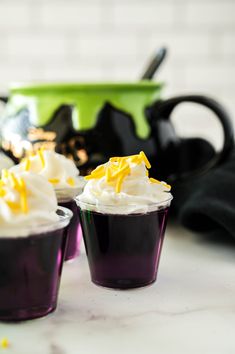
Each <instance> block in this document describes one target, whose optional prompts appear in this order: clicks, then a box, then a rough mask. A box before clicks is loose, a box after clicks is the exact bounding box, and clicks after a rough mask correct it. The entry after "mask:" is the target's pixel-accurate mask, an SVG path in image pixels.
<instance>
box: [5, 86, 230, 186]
mask: <svg viewBox="0 0 235 354" xmlns="http://www.w3.org/2000/svg"><path fill="white" fill-rule="evenodd" d="M162 88H163V84H161V83H155V82H152V81H139V82H133V83H127V82H125V83H66V84H65V83H63V84H59V83H58V84H17V85H12V86H11V88H10V90H9V97H8V98H7V99H4V98H2V100H3V101H5V102H6V107H5V110H4V112H3V115H2V117H1V119H0V130H1V146H2V149H3V150H4V151H5V152H6V153H7V154H8V155H9V156H10V157H12V158H13V159H14V160H15V161H18V160H19V159H20V158H22V157H23V156H24V155H25V154H27V153H28V152H30V151H32V150H35V149H37V148H38V147H40V146H45V147H47V148H55V149H56V151H58V152H60V153H63V154H65V155H66V156H68V157H70V158H72V159H73V160H74V161H75V163H76V165H77V167H78V168H79V169H80V171H81V173H82V174H86V173H88V172H89V171H90V170H91V169H93V168H94V167H96V166H97V165H98V164H100V163H104V162H106V161H107V159H108V158H109V157H110V156H122V155H130V154H135V153H138V152H139V151H140V150H144V151H145V153H146V154H147V155H148V157H149V159H150V162H151V163H152V165H153V169H152V171H153V172H152V173H153V175H154V176H157V177H162V178H167V179H168V180H169V179H180V178H182V177H187V176H189V175H192V174H194V173H197V172H201V171H205V170H207V169H208V168H211V167H212V166H214V165H216V164H218V163H220V162H221V161H223V160H224V159H225V158H226V156H227V155H228V153H229V151H230V150H231V148H232V146H233V136H232V131H233V130H232V128H231V121H230V119H229V117H228V115H227V113H226V112H225V111H224V109H223V108H222V107H221V106H220V105H219V104H218V102H216V101H214V100H212V99H211V98H207V97H204V96H198V95H189V96H179V97H175V98H171V99H168V100H163V99H162ZM182 102H194V103H198V104H202V105H204V106H206V107H208V108H209V109H211V110H212V111H213V112H214V113H215V115H216V116H217V117H218V119H219V120H220V122H221V125H222V128H223V130H224V136H225V140H224V146H223V148H222V150H221V152H220V153H218V154H217V153H216V152H215V150H214V148H213V147H212V146H211V144H210V143H209V142H207V141H205V140H204V139H201V138H200V137H195V138H193V139H180V138H179V137H178V136H177V135H176V133H175V130H174V127H173V125H172V123H171V120H170V115H171V112H172V111H173V109H174V108H175V107H176V106H177V105H178V104H180V103H182ZM155 165H156V166H157V168H156V169H155Z"/></svg>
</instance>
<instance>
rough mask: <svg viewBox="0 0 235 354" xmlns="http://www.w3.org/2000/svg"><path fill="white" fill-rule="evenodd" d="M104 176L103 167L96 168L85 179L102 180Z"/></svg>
mask: <svg viewBox="0 0 235 354" xmlns="http://www.w3.org/2000/svg"><path fill="white" fill-rule="evenodd" d="M104 175H105V168H104V166H103V165H101V166H98V167H97V168H96V169H95V170H93V171H92V172H91V174H90V175H88V176H86V177H85V179H86V180H89V179H99V178H102V177H103V176H104Z"/></svg>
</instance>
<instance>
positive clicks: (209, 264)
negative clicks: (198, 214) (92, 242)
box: [0, 225, 235, 354]
mask: <svg viewBox="0 0 235 354" xmlns="http://www.w3.org/2000/svg"><path fill="white" fill-rule="evenodd" d="M234 331H235V247H231V246H230V247H229V246H221V245H215V244H209V243H208V242H205V241H204V240H203V238H199V237H198V236H195V235H193V234H191V233H189V232H188V231H185V230H183V229H182V228H180V227H176V226H172V225H170V226H169V227H168V230H167V234H166V239H165V243H164V246H163V253H162V258H161V263H160V268H159V276H158V280H157V282H156V283H155V284H154V285H152V286H149V287H146V288H142V289H139V290H131V291H126V290H125V291H114V290H107V289H103V288H100V287H97V286H95V285H93V284H92V283H91V282H90V280H89V271H88V265H87V260H86V256H85V254H84V251H83V252H82V254H81V256H80V257H79V258H78V259H77V260H76V261H74V262H73V263H70V264H65V267H64V271H63V277H62V283H61V289H60V297H59V305H58V309H57V311H56V312H55V313H53V314H51V315H49V316H47V317H45V318H42V319H38V320H33V321H27V322H22V323H18V324H4V323H0V339H1V338H3V337H7V338H8V340H9V342H10V346H9V348H7V349H0V353H8V354H99V353H100V354H101V353H102V354H120V353H123V354H138V353H141V354H150V353H159V354H178V353H179V354H194V353H195V354H204V353H205V354H210V353H211V354H212V353H213V354H217V353H218V354H234V353H235V339H234V338H235V335H234Z"/></svg>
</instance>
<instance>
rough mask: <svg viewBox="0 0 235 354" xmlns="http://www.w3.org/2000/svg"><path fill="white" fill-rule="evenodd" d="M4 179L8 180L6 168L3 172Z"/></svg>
mask: <svg viewBox="0 0 235 354" xmlns="http://www.w3.org/2000/svg"><path fill="white" fill-rule="evenodd" d="M2 178H3V179H5V178H8V171H7V170H6V169H5V168H4V169H3V170H2Z"/></svg>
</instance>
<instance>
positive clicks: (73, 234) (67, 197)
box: [55, 186, 83, 261]
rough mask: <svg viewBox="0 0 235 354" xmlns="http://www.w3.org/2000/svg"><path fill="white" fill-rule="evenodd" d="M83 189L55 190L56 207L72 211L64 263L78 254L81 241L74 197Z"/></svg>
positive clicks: (80, 230)
mask: <svg viewBox="0 0 235 354" xmlns="http://www.w3.org/2000/svg"><path fill="white" fill-rule="evenodd" d="M82 190H83V187H82V186H81V187H78V188H60V189H59V188H58V189H55V192H56V196H57V201H58V205H59V206H61V207H65V208H68V209H70V210H71V211H72V213H73V217H72V219H71V221H70V224H69V225H68V227H67V239H68V240H67V246H66V251H65V261H70V260H73V259H74V258H76V257H77V256H78V255H79V253H80V245H81V240H82V228H81V223H80V216H79V211H78V208H77V204H76V202H75V200H74V197H75V196H77V195H79V194H81V193H82Z"/></svg>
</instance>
